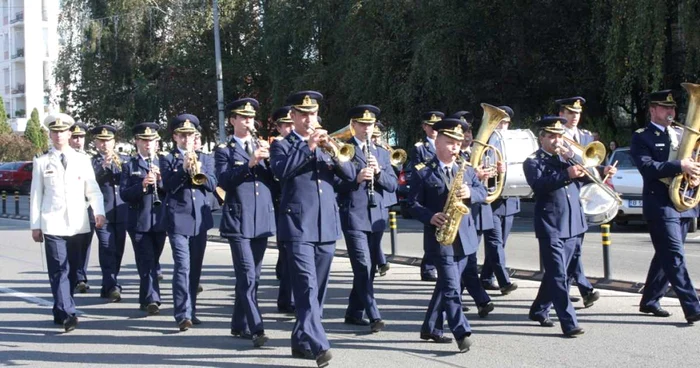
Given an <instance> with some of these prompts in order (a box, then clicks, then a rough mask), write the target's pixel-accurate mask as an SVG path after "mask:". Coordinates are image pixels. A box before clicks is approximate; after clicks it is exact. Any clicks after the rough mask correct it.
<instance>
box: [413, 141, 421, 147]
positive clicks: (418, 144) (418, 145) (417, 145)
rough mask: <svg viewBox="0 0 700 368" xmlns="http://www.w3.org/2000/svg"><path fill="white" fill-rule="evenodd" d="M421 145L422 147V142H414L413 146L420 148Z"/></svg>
mask: <svg viewBox="0 0 700 368" xmlns="http://www.w3.org/2000/svg"><path fill="white" fill-rule="evenodd" d="M422 145H423V142H416V144H414V146H416V147H420V146H422Z"/></svg>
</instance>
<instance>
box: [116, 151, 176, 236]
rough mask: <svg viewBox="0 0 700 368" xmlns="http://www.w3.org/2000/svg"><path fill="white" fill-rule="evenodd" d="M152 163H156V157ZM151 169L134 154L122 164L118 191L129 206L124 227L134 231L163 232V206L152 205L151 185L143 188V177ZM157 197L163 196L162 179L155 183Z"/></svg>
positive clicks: (161, 198)
mask: <svg viewBox="0 0 700 368" xmlns="http://www.w3.org/2000/svg"><path fill="white" fill-rule="evenodd" d="M154 161H155V162H153V165H158V161H159V160H158V158H156V159H155V160H154ZM150 170H151V168H150V167H149V165H148V164H147V163H146V161H145V160H144V159H143V158H141V156H140V155H138V154H136V155H135V156H132V157H131V158H130V159H129V160H128V161H126V162H124V164H123V165H122V174H121V185H120V188H119V193H120V195H121V197H122V198H123V199H124V202H126V203H127V205H128V207H129V216H128V218H129V220H128V222H127V227H126V229H127V230H128V231H136V232H142V233H146V232H164V231H165V206H164V205H163V204H162V203H161V205H160V206H153V200H154V197H153V193H154V187H153V185H149V186H148V187H147V188H146V190H144V189H143V185H142V183H143V179H144V178H145V177H146V175H147V174H148V172H149V171H150ZM157 186H158V198H159V199H160V200H161V201H162V200H163V198H165V190H163V181H162V180H160V181H158V183H157Z"/></svg>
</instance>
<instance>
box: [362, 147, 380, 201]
mask: <svg viewBox="0 0 700 368" xmlns="http://www.w3.org/2000/svg"><path fill="white" fill-rule="evenodd" d="M369 145H370V140H369V137H367V140H366V141H365V157H366V158H367V162H369V159H370V158H371V157H372V151H371V150H370V149H369ZM367 197H368V201H367V205H368V207H369V208H374V207H377V201H376V200H375V199H374V175H373V176H372V179H371V180H370V181H369V183H368V184H367Z"/></svg>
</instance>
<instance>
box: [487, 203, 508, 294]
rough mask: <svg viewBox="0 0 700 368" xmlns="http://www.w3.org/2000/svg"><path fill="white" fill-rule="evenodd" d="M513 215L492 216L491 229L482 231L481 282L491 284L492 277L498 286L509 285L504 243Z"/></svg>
mask: <svg viewBox="0 0 700 368" xmlns="http://www.w3.org/2000/svg"><path fill="white" fill-rule="evenodd" d="M513 218H514V216H513V215H510V216H503V215H496V214H494V215H493V229H489V230H484V266H483V267H482V268H481V281H482V282H484V283H489V284H490V283H491V282H493V281H492V278H493V277H494V275H495V276H496V281H497V282H498V286H500V287H505V286H506V285H509V284H510V283H511V282H510V276H509V275H508V270H507V269H506V251H505V248H506V241H507V240H508V235H510V230H511V229H512V228H513Z"/></svg>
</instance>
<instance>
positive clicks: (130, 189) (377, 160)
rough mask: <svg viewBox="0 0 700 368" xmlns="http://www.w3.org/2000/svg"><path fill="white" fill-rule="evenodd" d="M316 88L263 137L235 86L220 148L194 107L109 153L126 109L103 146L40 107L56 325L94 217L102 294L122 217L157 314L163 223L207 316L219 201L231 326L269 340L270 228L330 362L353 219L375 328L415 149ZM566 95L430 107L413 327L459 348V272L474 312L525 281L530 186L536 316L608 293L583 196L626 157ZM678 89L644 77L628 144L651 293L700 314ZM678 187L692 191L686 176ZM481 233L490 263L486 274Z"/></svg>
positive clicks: (68, 304) (303, 313) (35, 188)
mask: <svg viewBox="0 0 700 368" xmlns="http://www.w3.org/2000/svg"><path fill="white" fill-rule="evenodd" d="M684 87H685V88H686V89H688V91H689V93H690V94H691V104H690V105H691V106H690V107H689V109H695V108H697V106H696V105H697V104H698V102H697V101H695V98H696V97H698V96H700V92H698V94H697V95H696V94H695V92H696V90H694V89H693V88H695V87H698V86H697V85H689V84H684ZM699 90H700V88H699ZM322 100H323V95H322V94H321V93H319V92H316V91H300V92H297V93H294V94H292V95H290V96H289V97H288V98H287V100H286V104H287V105H288V106H285V107H282V108H280V109H278V110H276V111H275V112H274V114H273V116H272V121H273V122H274V124H275V127H276V129H277V132H278V133H279V136H278V137H277V138H275V139H274V140H269V141H268V140H265V139H261V138H260V137H259V136H258V132H257V128H256V126H255V118H256V117H257V115H258V110H259V107H260V104H259V102H258V101H257V100H255V99H253V98H241V99H238V100H236V101H233V102H232V103H230V104H228V105H227V106H226V111H227V114H228V120H227V122H228V124H229V125H230V128H231V129H232V132H233V134H232V135H231V136H230V137H229V138H230V140H229V141H228V142H225V143H222V144H220V145H219V146H218V147H217V148H216V150H215V152H214V153H213V155H210V154H207V153H204V152H201V151H200V150H199V146H200V145H201V141H199V142H197V139H198V137H197V135H198V134H201V133H200V131H201V125H200V122H199V119H198V118H197V117H196V116H194V115H191V114H181V115H178V116H176V117H174V118H173V119H172V120H171V121H170V123H169V126H168V130H169V132H170V133H171V134H172V140H173V142H174V145H173V149H172V150H171V151H170V152H156V148H157V146H158V143H159V141H160V139H161V135H160V134H159V125H158V124H157V123H152V122H144V123H140V124H137V125H135V126H134V127H133V129H132V134H133V136H134V143H135V147H136V150H135V152H134V154H132V155H131V156H124V155H121V154H120V153H118V152H116V151H115V134H116V132H117V129H116V128H115V127H113V126H110V125H99V126H97V127H95V128H93V129H91V130H89V131H90V133H91V134H92V135H93V137H94V141H93V143H94V145H95V147H96V149H97V152H96V153H94V154H90V153H87V152H85V150H84V144H85V135H86V133H87V131H88V127H87V126H85V125H84V124H82V123H75V122H74V121H73V118H72V117H70V116H68V115H66V114H62V113H59V114H52V115H49V116H48V117H47V118H46V120H45V122H44V123H45V125H46V126H47V127H48V128H49V130H50V138H51V142H52V143H53V147H52V148H51V149H50V150H49V151H47V152H45V153H44V154H41V155H37V157H36V158H35V159H34V168H33V178H32V186H31V206H30V212H31V213H30V220H31V221H30V222H31V225H30V228H31V229H32V238H33V239H34V240H35V241H36V242H44V248H45V249H46V259H47V264H48V272H49V278H50V284H51V290H52V294H53V297H54V307H53V319H54V323H56V324H60V325H62V326H63V328H64V329H65V331H66V332H68V331H71V330H73V329H75V328H76V326H77V324H78V317H77V316H76V307H75V301H74V299H73V294H74V293H75V292H80V293H84V292H87V290H88V289H89V285H88V279H87V272H86V268H87V263H88V255H89V249H90V248H89V247H90V243H91V241H92V232H93V230H94V232H95V233H96V234H97V239H98V243H99V264H100V269H101V272H102V280H101V283H102V285H101V291H100V295H101V296H102V297H104V298H107V299H108V300H109V301H110V302H119V301H121V299H122V286H121V285H120V283H119V281H118V276H119V271H120V267H121V263H122V257H123V254H124V245H125V240H126V235H127V234H128V236H129V238H130V239H131V243H132V245H133V248H134V254H135V259H136V268H137V271H138V275H139V280H140V282H139V297H138V300H139V308H140V310H142V311H144V312H146V313H147V314H148V315H156V314H159V313H160V308H161V303H162V297H161V288H160V284H159V279H161V277H160V263H159V259H160V255H161V253H162V252H163V248H164V245H165V242H166V238H167V239H168V240H169V242H170V247H171V249H172V255H173V261H174V269H173V279H172V300H173V313H174V319H175V322H176V324H177V326H178V328H179V330H180V331H186V330H188V329H189V328H191V327H192V326H193V325H198V324H200V323H202V320H200V319H199V318H198V316H197V294H198V291H201V287H200V285H199V284H200V278H201V275H202V264H203V260H204V253H205V249H206V240H207V231H208V230H209V229H211V228H212V227H214V223H213V217H212V213H211V212H212V211H213V210H216V209H218V205H219V203H221V204H222V207H221V214H222V216H221V223H220V224H219V231H220V234H221V236H222V237H223V238H225V239H227V241H228V243H229V246H230V250H231V257H232V261H233V262H232V263H233V269H234V272H235V278H236V281H235V299H234V302H233V313H232V317H231V334H232V335H233V336H235V337H239V338H243V339H248V340H251V341H252V343H253V346H254V347H261V346H263V345H265V343H266V342H268V340H269V338H268V336H267V335H266V334H265V328H264V323H263V316H262V313H261V310H260V308H259V305H258V296H257V293H258V288H259V283H260V278H261V269H262V261H263V258H264V256H265V251H266V249H267V246H268V239H269V238H270V237H272V236H276V240H277V241H276V243H277V248H278V250H279V259H278V261H277V267H276V271H277V277H278V279H279V280H280V285H279V294H278V298H277V307H278V310H279V311H280V312H282V313H290V314H294V315H295V317H296V322H295V324H294V326H293V328H292V330H291V354H292V356H294V357H297V358H302V359H311V360H315V362H316V363H317V365H318V366H319V367H324V366H327V365H328V364H329V362H330V360H331V359H332V354H331V346H330V342H329V339H328V337H327V335H326V331H325V329H324V326H323V324H322V318H323V309H324V308H323V307H324V302H325V299H326V296H327V287H328V283H329V276H330V269H331V263H332V261H333V256H334V253H335V247H336V241H338V240H339V239H341V237H344V239H345V242H346V244H347V249H348V254H349V258H350V263H351V266H352V272H353V282H352V289H351V291H350V294H349V296H348V305H347V309H346V311H345V320H344V322H345V323H346V324H351V325H359V326H367V327H369V330H370V331H371V332H372V333H378V332H380V331H382V330H383V329H385V328H386V326H387V325H388V323H387V322H386V321H385V320H384V319H383V318H382V316H381V313H380V311H379V305H378V301H377V299H376V298H375V295H374V279H375V274H377V273H379V274H380V275H384V274H385V273H386V272H387V270H388V269H389V266H388V263H387V261H386V259H385V257H384V254H383V252H382V250H381V241H382V236H383V233H384V231H385V229H386V227H387V223H388V212H389V207H390V206H391V205H393V204H395V203H396V191H397V189H398V185H397V175H396V172H395V170H394V166H400V165H402V164H403V160H405V159H406V157H405V156H406V155H405V152H399V151H398V150H396V151H395V150H393V149H392V148H391V147H389V146H388V145H386V144H385V143H383V142H382V141H381V133H379V127H380V123H379V121H378V118H379V115H380V113H381V111H380V109H379V108H378V107H376V106H373V105H358V106H355V107H353V108H351V109H349V110H348V113H347V119H348V122H349V123H348V125H347V126H346V127H345V128H344V129H341V130H340V131H338V132H335V133H328V131H326V130H325V129H324V128H323V127H322V126H321V125H320V117H319V116H318V115H319V108H320V105H321V102H322ZM555 102H556V104H557V105H558V107H559V111H558V116H545V117H543V118H541V119H540V120H538V121H537V122H536V123H535V128H536V135H534V134H532V132H531V131H529V130H526V129H509V126H510V125H511V124H513V122H512V119H513V117H514V111H513V109H512V108H510V107H508V106H500V107H496V106H491V105H487V104H482V107H483V108H484V117H483V118H482V119H481V121H480V122H479V121H474V115H473V114H472V113H470V112H468V111H460V112H457V113H455V114H452V115H450V116H449V117H447V118H446V117H445V114H444V113H442V112H440V111H428V112H426V113H424V114H423V115H422V116H421V126H422V128H423V130H424V131H425V133H426V136H425V137H424V138H423V139H422V140H421V142H418V143H416V145H415V147H413V150H412V152H411V155H410V161H409V162H408V163H407V164H406V165H405V170H406V171H407V172H410V176H409V182H410V192H409V195H408V198H407V199H406V200H407V203H408V206H409V209H410V212H411V214H412V215H413V216H414V217H415V218H416V219H417V220H419V221H420V222H422V223H423V226H424V235H423V249H424V256H423V260H422V264H421V271H420V274H421V279H422V280H424V281H434V282H435V288H434V291H433V294H432V297H431V299H430V303H429V305H428V309H427V312H426V315H425V320H424V323H423V325H422V327H421V330H420V339H422V340H430V341H433V342H435V343H451V342H452V341H453V339H451V338H449V337H446V336H444V333H443V331H444V326H443V325H444V320H445V319H446V320H447V323H448V325H449V328H450V331H451V333H452V335H453V337H454V341H456V343H457V349H458V351H459V352H466V351H468V350H469V349H470V348H471V344H472V342H471V334H472V333H471V328H470V326H469V321H468V320H467V318H466V316H465V313H464V311H466V310H468V308H466V307H465V306H464V302H463V297H462V293H463V290H465V289H466V291H467V292H468V293H469V294H470V295H471V297H472V298H473V299H474V302H475V304H476V306H477V312H478V316H479V317H481V318H486V317H487V316H488V315H489V313H490V312H491V311H493V310H494V303H493V302H492V301H491V298H490V297H489V295H488V293H487V292H486V290H497V291H500V293H502V294H504V295H507V294H509V293H511V292H514V291H515V290H516V289H517V287H518V285H517V283H515V282H513V281H512V280H511V279H510V274H509V270H508V269H507V268H506V258H505V247H506V242H507V240H508V235H509V233H510V231H511V228H512V226H513V217H514V215H515V214H516V213H518V212H519V211H520V198H522V197H533V198H534V217H533V220H532V221H533V228H534V232H535V235H536V237H537V240H538V243H539V253H540V257H541V260H542V264H543V266H544V274H543V276H542V283H541V285H540V288H539V291H538V293H537V297H536V299H535V300H534V301H533V303H532V306H531V307H530V310H529V314H528V317H529V318H530V319H531V320H533V321H535V322H538V323H539V324H540V325H541V326H544V327H553V326H554V325H555V324H554V322H553V321H552V319H551V318H550V316H549V312H550V309H551V308H552V307H553V308H554V310H555V311H556V314H557V317H558V320H559V323H560V324H561V329H562V332H563V334H564V335H565V336H568V337H574V336H577V335H580V334H583V333H584V330H583V328H582V327H581V326H580V325H579V324H578V321H577V318H576V312H575V310H574V307H573V303H572V299H571V297H570V296H569V288H570V286H572V285H576V286H577V287H578V288H579V290H580V292H581V296H582V298H583V304H584V307H586V308H587V307H590V306H591V305H593V304H594V302H595V301H596V300H598V299H599V297H600V295H599V293H598V291H596V290H595V289H594V288H593V286H592V285H591V284H590V282H589V281H588V280H587V278H586V276H585V274H584V271H583V265H582V260H581V253H582V249H583V238H584V235H585V233H586V231H587V230H588V228H589V225H597V224H599V221H598V220H595V219H593V216H592V215H591V214H590V213H589V211H588V207H587V203H588V202H590V201H592V200H593V199H592V198H591V197H590V196H591V195H590V193H597V195H601V194H600V193H601V192H600V191H597V192H596V191H588V190H587V188H588V186H600V185H604V184H603V180H601V179H600V176H601V175H605V176H606V177H607V175H612V174H614V173H615V172H616V168H615V167H614V166H609V165H608V166H605V167H604V168H602V169H600V171H601V172H600V173H599V172H598V168H596V166H602V165H601V164H602V158H600V157H598V156H601V153H600V151H599V150H598V147H597V146H595V142H594V139H593V135H592V134H591V133H590V132H589V131H587V130H585V129H581V128H579V126H578V125H579V122H580V119H581V113H582V111H583V105H584V104H585V103H586V100H585V99H584V98H583V97H579V96H577V97H571V98H564V99H559V100H556V101H555ZM675 107H676V101H675V100H674V99H673V94H672V91H669V90H666V91H659V92H654V93H651V94H650V95H649V111H650V123H649V124H648V125H647V126H646V127H645V128H642V129H639V130H637V131H636V132H635V133H634V135H633V137H632V143H631V153H632V156H633V158H634V160H635V163H636V165H637V167H638V169H639V171H640V173H641V174H642V177H643V180H644V192H643V193H644V194H643V196H644V197H643V203H644V216H645V218H646V220H647V221H648V223H649V225H650V226H649V229H650V235H651V240H652V242H653V244H654V249H655V252H656V253H655V255H654V258H653V259H652V261H651V264H650V266H649V273H648V277H647V281H646V287H645V289H644V293H643V296H642V300H641V301H640V307H639V310H640V312H642V313H649V314H652V315H654V316H658V317H668V316H670V313H669V312H667V311H666V310H664V309H663V308H661V306H660V304H659V300H660V299H661V298H662V297H663V296H664V295H665V294H666V291H667V289H668V285H669V283H670V286H671V287H672V288H673V290H674V291H675V293H676V295H678V297H679V299H680V301H681V304H682V307H683V312H684V314H685V318H686V320H687V321H688V323H693V322H695V321H698V320H700V301H699V300H698V295H697V294H696V292H695V288H694V286H693V284H692V282H691V280H690V277H689V276H688V271H687V269H686V266H685V262H684V250H683V248H684V242H685V238H686V235H687V232H688V224H689V221H690V220H691V219H692V218H696V217H697V216H698V209H697V203H698V198H700V197H699V196H697V192H698V188H697V187H698V185H699V184H700V163H698V162H696V160H695V159H694V158H693V157H689V155H690V153H691V151H693V149H696V148H695V145H696V141H697V139H698V137H696V135H697V134H696V131H697V130H696V129H698V128H699V127H698V125H700V121H698V122H695V121H688V122H686V125H687V127H686V128H685V129H684V127H683V126H682V125H680V124H676V123H675V122H674V119H675ZM690 116H691V114H689V117H690ZM692 116H693V117H692V119H695V117H694V116H695V114H692ZM691 124H692V126H691ZM679 125H680V127H679ZM473 132H474V134H473ZM516 138H518V139H520V140H519V141H520V142H527V143H517V142H519V141H518V140H517V139H516ZM268 142H272V143H271V144H270V143H268ZM533 151H534V152H533ZM591 152H594V154H592V153H591ZM602 157H603V158H604V157H605V151H604V148H603V152H602ZM679 183H680V184H679ZM674 185H675V186H674ZM678 185H680V188H681V189H679V190H681V191H682V193H680V194H678V193H675V192H674V191H677V190H676V188H678ZM669 187H671V188H672V190H670V191H669ZM674 193H675V194H674ZM602 196H604V197H605V198H602V199H601V200H604V201H606V202H615V201H616V200H617V199H619V198H616V194H615V193H614V192H613V191H610V190H607V191H602ZM214 198H217V199H218V202H217V201H216V200H215V199H214ZM689 198H694V199H689ZM596 199H600V198H596ZM679 202H680V203H679ZM614 208H616V207H614ZM615 212H616V210H615ZM612 217H614V214H613V215H612ZM612 217H610V216H607V217H606V218H605V220H606V221H605V222H608V221H609V220H610V219H611V218H612ZM597 221H598V222H597ZM482 235H483V238H484V252H485V258H484V259H485V261H484V266H483V268H482V269H481V274H480V275H479V273H478V268H477V250H478V248H479V243H480V242H481V238H482ZM198 289H199V290H198ZM367 327H365V328H367Z"/></svg>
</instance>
